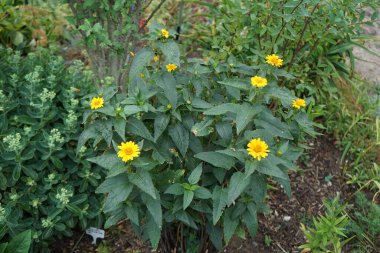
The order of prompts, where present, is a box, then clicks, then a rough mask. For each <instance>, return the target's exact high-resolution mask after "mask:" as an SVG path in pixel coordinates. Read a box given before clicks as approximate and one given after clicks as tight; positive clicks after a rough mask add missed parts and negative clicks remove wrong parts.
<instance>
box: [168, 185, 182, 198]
mask: <svg viewBox="0 0 380 253" xmlns="http://www.w3.org/2000/svg"><path fill="white" fill-rule="evenodd" d="M165 194H172V195H177V196H178V195H182V194H183V186H182V185H180V184H172V185H170V186H169V187H168V189H166V191H165Z"/></svg>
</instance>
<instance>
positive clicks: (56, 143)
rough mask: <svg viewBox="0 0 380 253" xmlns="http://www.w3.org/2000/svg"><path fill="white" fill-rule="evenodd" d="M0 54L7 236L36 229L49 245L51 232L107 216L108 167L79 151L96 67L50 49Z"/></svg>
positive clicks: (0, 215) (1, 219)
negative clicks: (68, 63)
mask: <svg viewBox="0 0 380 253" xmlns="http://www.w3.org/2000/svg"><path fill="white" fill-rule="evenodd" d="M0 57H1V61H0V77H1V78H0V80H2V81H1V82H0V111H1V114H0V189H1V190H2V191H1V194H0V198H1V205H0V238H8V237H13V236H15V235H17V234H18V233H19V232H21V231H23V230H25V229H31V230H32V234H33V241H34V242H36V243H37V244H38V245H37V246H36V247H34V250H36V251H34V252H43V251H41V249H38V247H39V246H46V245H47V242H48V240H49V239H50V238H51V237H52V236H62V235H65V236H70V235H72V229H73V228H74V227H75V226H76V225H77V224H78V223H80V225H81V226H82V228H86V227H87V226H88V225H89V223H90V222H94V221H97V222H98V221H100V220H99V218H100V216H99V213H100V198H101V197H100V196H95V195H94V194H93V193H94V191H95V188H96V187H97V186H98V181H99V179H100V178H101V169H100V168H96V167H94V166H91V164H90V163H89V162H88V161H86V160H84V159H83V156H84V155H86V154H89V153H91V152H92V151H91V149H87V150H86V148H84V147H83V148H82V149H81V150H80V151H79V152H78V153H77V154H76V152H75V146H76V140H77V137H78V136H79V133H80V132H81V130H80V120H81V115H82V113H83V108H82V105H81V104H80V99H81V98H82V97H83V96H84V95H87V94H88V93H89V92H90V90H92V89H91V82H90V78H91V74H90V73H89V72H88V71H87V72H83V73H82V69H83V66H82V65H81V64H80V62H77V64H76V65H74V66H72V67H69V68H66V67H65V65H64V62H63V59H62V58H60V57H56V56H53V55H51V54H50V53H49V52H48V51H45V50H44V51H37V52H36V53H30V54H29V55H28V56H27V57H26V58H22V57H20V53H19V52H13V51H12V50H10V49H9V50H1V52H0Z"/></svg>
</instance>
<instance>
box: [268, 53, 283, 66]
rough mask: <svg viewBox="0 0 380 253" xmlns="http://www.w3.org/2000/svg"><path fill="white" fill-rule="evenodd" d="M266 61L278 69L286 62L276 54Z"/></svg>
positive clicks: (269, 56)
mask: <svg viewBox="0 0 380 253" xmlns="http://www.w3.org/2000/svg"><path fill="white" fill-rule="evenodd" d="M265 59H266V62H267V63H268V64H270V65H272V66H276V67H281V66H282V64H283V62H284V61H283V60H282V59H281V58H280V57H279V56H278V55H275V54H271V55H267V57H266V58H265Z"/></svg>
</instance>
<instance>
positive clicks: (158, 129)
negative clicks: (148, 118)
mask: <svg viewBox="0 0 380 253" xmlns="http://www.w3.org/2000/svg"><path fill="white" fill-rule="evenodd" d="M169 121H170V117H169V115H166V114H159V115H158V116H157V117H156V118H155V119H154V140H155V141H157V140H158V138H159V137H160V136H161V134H162V133H163V132H164V131H165V130H166V128H167V126H168V124H169Z"/></svg>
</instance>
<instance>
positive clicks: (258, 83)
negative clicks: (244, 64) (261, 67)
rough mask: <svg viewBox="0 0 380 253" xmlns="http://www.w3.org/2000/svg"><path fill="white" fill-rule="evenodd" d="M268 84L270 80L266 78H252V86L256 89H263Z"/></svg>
mask: <svg viewBox="0 0 380 253" xmlns="http://www.w3.org/2000/svg"><path fill="white" fill-rule="evenodd" d="M267 83H268V80H267V79H266V78H264V77H260V76H254V77H251V84H252V86H254V87H257V88H263V87H265V86H267Z"/></svg>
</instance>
